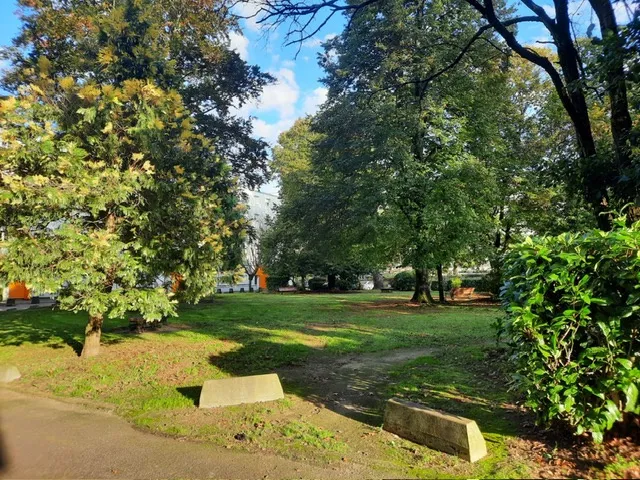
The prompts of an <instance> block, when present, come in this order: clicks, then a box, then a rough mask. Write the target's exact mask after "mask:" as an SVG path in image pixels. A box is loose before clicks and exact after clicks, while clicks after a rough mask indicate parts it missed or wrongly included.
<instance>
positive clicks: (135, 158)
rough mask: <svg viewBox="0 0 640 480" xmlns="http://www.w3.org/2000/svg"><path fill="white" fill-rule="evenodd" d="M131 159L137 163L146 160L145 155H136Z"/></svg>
mask: <svg viewBox="0 0 640 480" xmlns="http://www.w3.org/2000/svg"><path fill="white" fill-rule="evenodd" d="M131 157H132V158H133V160H134V161H135V162H137V161H138V160H142V159H143V158H144V153H134V154H133V155H132V156H131Z"/></svg>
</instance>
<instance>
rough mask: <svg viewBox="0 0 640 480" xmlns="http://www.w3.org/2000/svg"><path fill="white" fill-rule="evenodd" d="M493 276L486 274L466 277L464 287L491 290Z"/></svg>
mask: <svg viewBox="0 0 640 480" xmlns="http://www.w3.org/2000/svg"><path fill="white" fill-rule="evenodd" d="M492 281H493V279H492V278H489V275H486V276H484V277H482V278H465V279H463V280H462V285H461V286H462V287H472V288H475V289H476V292H491V291H492V288H493V287H492Z"/></svg>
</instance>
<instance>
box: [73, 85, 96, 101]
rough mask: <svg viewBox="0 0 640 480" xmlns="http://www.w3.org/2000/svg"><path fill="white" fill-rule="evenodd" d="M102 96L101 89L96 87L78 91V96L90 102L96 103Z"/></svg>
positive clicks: (83, 88) (86, 87)
mask: <svg viewBox="0 0 640 480" xmlns="http://www.w3.org/2000/svg"><path fill="white" fill-rule="evenodd" d="M99 95H100V89H99V88H98V87H96V86H95V85H92V84H90V85H85V86H84V87H82V88H81V89H80V90H79V91H78V96H79V97H80V98H82V99H84V100H87V101H89V102H92V101H94V100H95V99H96V98H98V96H99Z"/></svg>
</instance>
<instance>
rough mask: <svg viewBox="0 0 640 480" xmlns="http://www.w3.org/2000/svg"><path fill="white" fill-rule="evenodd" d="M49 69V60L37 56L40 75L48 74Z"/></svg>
mask: <svg viewBox="0 0 640 480" xmlns="http://www.w3.org/2000/svg"><path fill="white" fill-rule="evenodd" d="M50 69H51V61H50V60H49V59H48V58H47V57H43V56H41V57H40V58H38V70H39V71H40V76H41V77H46V76H48V75H49V70H50Z"/></svg>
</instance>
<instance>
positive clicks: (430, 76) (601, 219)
mask: <svg viewBox="0 0 640 480" xmlns="http://www.w3.org/2000/svg"><path fill="white" fill-rule="evenodd" d="M464 1H465V3H466V4H467V5H468V6H470V7H471V8H472V9H473V10H474V11H475V12H476V13H477V20H478V23H477V24H476V29H475V32H474V33H472V34H469V33H468V31H467V30H466V29H461V30H460V31H459V32H458V33H457V34H456V35H455V38H453V39H452V40H453V43H452V44H453V45H456V46H457V48H458V53H459V54H458V55H457V56H456V57H455V58H453V59H452V61H451V62H450V63H449V64H448V65H447V66H446V67H444V68H442V69H439V70H437V71H432V72H429V73H427V74H426V75H425V76H423V77H422V78H421V79H420V81H419V82H417V83H416V84H417V85H424V86H427V85H429V84H430V83H431V82H433V81H434V80H435V79H436V78H438V77H441V76H443V75H445V74H446V73H447V72H450V71H451V70H452V69H453V68H454V67H456V66H458V67H460V66H461V65H463V63H462V61H463V59H464V57H465V56H466V55H468V54H469V53H472V52H473V51H474V50H475V48H476V47H477V46H478V45H484V44H486V43H487V42H489V43H490V44H492V45H494V46H495V47H496V48H497V49H499V50H503V49H508V50H510V51H513V52H515V53H516V54H517V55H519V56H520V57H522V58H523V59H525V60H526V61H528V62H531V63H532V64H534V65H536V66H538V67H540V68H541V69H542V70H543V71H544V72H545V73H546V74H547V75H548V76H549V78H550V80H551V82H552V83H553V86H554V88H555V90H556V93H557V95H558V97H559V99H560V101H561V103H562V106H563V108H564V110H565V112H566V113H567V115H568V116H569V118H570V120H571V124H572V126H573V133H574V138H575V142H576V146H577V150H578V159H579V161H578V162H577V165H575V167H574V173H575V174H576V175H577V176H578V177H579V179H580V185H581V188H580V190H581V193H582V196H583V198H584V200H585V201H586V202H587V203H588V204H589V205H590V206H591V208H592V210H593V212H594V213H595V215H596V219H597V221H598V223H599V225H600V226H601V227H602V228H604V229H608V228H609V226H610V217H609V215H607V214H606V212H607V211H609V210H610V209H611V208H612V207H613V208H619V207H621V206H622V205H624V204H625V203H628V202H632V203H634V204H635V206H634V207H632V208H630V209H629V217H630V219H631V220H634V219H637V218H638V217H640V208H639V207H638V205H639V204H640V198H638V195H639V192H640V174H639V171H640V167H639V163H640V161H639V160H638V155H637V153H636V152H637V146H638V140H637V137H638V135H637V134H635V135H634V134H633V122H632V118H631V113H630V107H629V101H628V93H627V91H628V82H629V80H630V79H631V78H632V77H629V76H628V70H626V69H625V62H627V61H629V60H632V58H633V57H632V56H633V55H634V53H637V45H636V44H635V43H634V36H633V35H632V34H631V35H627V32H626V31H622V32H621V28H620V26H619V25H618V21H617V19H616V15H615V10H616V8H615V5H614V2H613V0H589V5H590V7H591V8H592V10H593V12H594V14H595V16H596V18H597V19H598V24H599V25H598V26H599V30H600V39H598V41H599V42H601V44H602V45H603V48H602V52H601V54H600V55H599V57H598V59H597V67H598V75H597V76H596V77H592V78H589V74H588V73H587V69H586V68H585V64H584V61H583V55H582V50H581V48H580V43H579V41H578V40H577V39H576V35H575V32H576V31H580V30H581V28H582V27H581V26H580V25H575V24H574V23H573V20H572V17H571V14H570V1H569V0H554V2H553V10H554V11H553V13H550V12H549V10H548V9H545V8H543V6H542V5H540V4H538V3H536V2H535V1H534V0H521V1H522V4H523V5H524V6H526V8H528V9H529V10H530V14H529V15H516V14H515V9H512V8H505V6H504V3H502V2H497V3H496V2H494V1H493V0H464ZM260 3H261V6H262V8H261V10H260V13H259V14H258V15H260V17H261V21H263V22H274V23H276V24H278V23H284V22H290V28H289V30H288V39H289V41H291V42H296V41H297V42H302V41H304V40H305V39H307V38H310V37H312V36H313V35H315V34H316V33H317V32H318V31H319V29H321V28H322V27H323V26H324V25H325V24H326V23H327V21H328V19H329V18H331V17H332V16H334V15H336V14H345V15H346V17H347V19H348V27H347V30H348V31H349V30H351V27H352V26H353V25H354V24H355V23H356V22H357V20H358V18H359V17H362V16H365V15H367V12H370V11H371V10H373V9H380V8H381V5H384V4H386V3H387V2H386V0H364V1H343V2H340V1H327V0H318V1H315V0H312V1H307V0H296V1H291V0H262V1H261V2H260ZM432 5H440V6H443V7H444V8H446V9H447V10H448V15H451V13H453V12H455V11H456V9H457V8H458V2H455V1H448V2H433V3H432ZM627 8H628V7H627ZM636 12H637V10H636ZM323 13H324V16H323ZM443 18H445V17H444V16H443ZM531 22H533V23H537V24H539V25H541V26H542V27H544V28H545V29H546V30H547V32H548V34H549V36H550V38H551V43H553V45H554V47H555V50H556V52H557V61H555V59H554V56H553V55H550V54H549V53H548V52H544V51H539V50H536V49H532V48H530V47H529V46H527V45H524V44H522V43H521V41H520V40H518V38H517V36H516V28H517V25H519V24H523V23H531ZM594 27H595V26H593V27H589V28H588V30H589V33H592V32H593V31H594ZM622 30H625V29H622ZM495 34H497V35H498V36H499V40H500V41H496V39H495V38H493V37H494V35H495ZM625 41H626V43H625ZM410 52H411V49H409V48H408V49H407V53H408V54H410ZM593 80H595V84H594V82H593ZM599 87H602V90H604V91H605V92H606V97H607V101H606V102H603V106H604V108H606V111H607V115H606V116H607V118H608V122H609V129H608V142H605V145H604V146H603V145H602V144H598V142H597V141H596V134H595V132H594V125H593V119H592V116H591V114H590V111H589V105H588V96H589V95H588V94H589V91H590V90H591V89H593V88H599ZM607 144H608V145H611V146H612V148H611V150H609V148H608V147H607Z"/></svg>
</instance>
